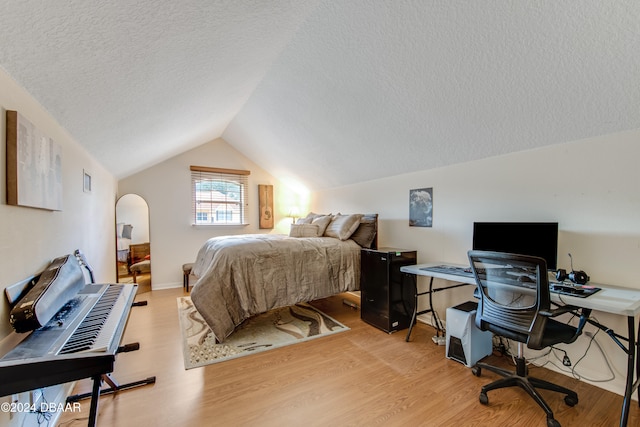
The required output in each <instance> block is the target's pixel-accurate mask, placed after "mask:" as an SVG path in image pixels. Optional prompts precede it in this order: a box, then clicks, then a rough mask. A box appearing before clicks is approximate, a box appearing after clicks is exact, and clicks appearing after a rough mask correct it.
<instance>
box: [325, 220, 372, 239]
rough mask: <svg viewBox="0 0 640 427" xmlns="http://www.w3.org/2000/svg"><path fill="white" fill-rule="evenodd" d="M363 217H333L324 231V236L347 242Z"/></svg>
mask: <svg viewBox="0 0 640 427" xmlns="http://www.w3.org/2000/svg"><path fill="white" fill-rule="evenodd" d="M363 216H364V215H362V214H352V215H340V214H338V215H335V216H334V217H333V219H332V220H331V222H330V223H329V225H328V226H327V229H326V230H325V231H324V235H325V236H327V237H335V238H336V239H340V240H347V239H348V238H349V237H351V235H352V234H353V233H354V231H356V229H357V228H358V227H359V226H360V219H361V218H362V217H363Z"/></svg>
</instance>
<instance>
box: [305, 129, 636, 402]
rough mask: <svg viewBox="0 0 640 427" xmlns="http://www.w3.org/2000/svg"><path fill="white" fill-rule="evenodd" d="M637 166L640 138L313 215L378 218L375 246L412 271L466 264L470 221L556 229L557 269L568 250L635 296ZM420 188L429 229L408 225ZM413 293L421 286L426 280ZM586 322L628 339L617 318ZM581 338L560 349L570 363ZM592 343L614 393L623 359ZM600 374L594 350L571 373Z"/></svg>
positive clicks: (367, 189) (415, 176)
mask: <svg viewBox="0 0 640 427" xmlns="http://www.w3.org/2000/svg"><path fill="white" fill-rule="evenodd" d="M380 155H384V153H380ZM638 158H640V130H636V131H630V132H625V133H619V134H614V135H606V136H601V137H596V138H590V139H586V140H581V141H575V142H570V143H565V144H561V145H556V146H552V147H548V148H543V149H536V150H531V151H524V152H519V153H514V154H509V155H504V156H500V157H494V158H489V159H485V160H479V161H474V162H469V163H465V164H459V165H455V166H451V167H445V168H441V169H436V170H428V171H423V172H418V173H412V174H406V175H401V176H395V177H391V178H387V179H380V180H375V181H370V182H364V183H360V184H357V185H352V186H348V187H343V188H338V189H333V190H327V191H321V192H318V193H314V194H313V195H312V208H313V209H314V210H315V211H317V212H337V211H340V212H343V213H350V212H377V213H379V214H380V224H379V225H380V232H379V245H380V246H391V247H400V248H405V249H415V250H417V251H418V262H419V263H423V262H429V261H444V262H449V263H464V264H468V262H467V259H466V252H467V250H469V249H470V247H471V238H472V232H473V229H472V227H473V222H474V221H557V222H558V223H559V228H560V233H559V242H558V267H559V268H567V269H568V268H569V257H568V256H567V253H568V252H570V253H571V254H572V255H573V260H574V268H575V269H581V270H585V271H586V272H587V273H588V274H589V275H590V276H591V279H592V281H595V282H601V283H609V284H616V285H621V286H626V287H631V288H635V289H640V283H639V282H638V280H637V277H636V274H637V273H636V269H637V265H638V260H640V168H638V166H637V160H638ZM423 187H433V201H434V207H433V227H432V228H419V227H409V225H408V224H409V221H408V218H409V190H410V189H415V188H423ZM419 285H420V286H421V288H424V287H425V286H426V285H427V283H426V279H424V278H421V279H420V281H419ZM472 291H473V288H472V287H465V288H461V289H460V290H456V291H451V292H449V291H448V292H442V293H439V294H437V297H436V298H435V305H436V310H437V311H438V313H439V314H440V316H441V317H444V315H445V309H446V307H448V306H452V305H455V304H456V303H458V302H462V301H465V300H468V299H472ZM594 316H595V317H597V318H598V319H599V320H600V321H601V322H603V323H605V324H607V325H611V326H612V327H614V329H615V330H616V331H620V332H623V333H624V334H626V322H625V319H624V318H622V317H616V316H611V315H607V314H605V313H594ZM587 330H593V331H595V329H593V328H591V327H589V328H587ZM586 340H587V338H580V342H578V343H576V344H574V345H572V346H569V347H567V351H568V352H569V355H570V358H571V360H573V361H574V362H575V361H577V360H578V359H579V357H580V355H582V353H583V352H584V351H585V349H586ZM596 340H597V341H598V342H600V343H602V345H603V346H604V348H605V351H606V352H607V353H608V354H609V357H610V358H611V359H612V360H614V363H615V365H616V366H618V367H620V368H619V369H620V372H621V374H620V373H619V374H618V375H617V378H616V380H615V381H613V382H607V383H603V384H599V385H601V386H602V387H605V388H608V389H612V390H615V391H616V392H619V393H622V392H623V380H624V374H625V368H624V367H625V366H626V365H625V363H626V362H625V358H624V354H623V352H622V351H620V350H619V349H618V348H617V347H615V346H614V345H613V344H612V343H611V340H610V339H609V338H608V337H607V336H605V335H604V334H603V333H600V334H599V335H598V336H597V338H596ZM408 345H410V344H408ZM560 365H561V364H560ZM603 369H604V364H603V363H602V358H601V356H599V354H598V350H597V349H596V346H593V347H592V349H591V350H589V356H588V357H587V358H586V359H585V360H584V361H582V362H581V363H580V365H579V369H578V372H582V373H583V374H584V375H586V376H587V377H589V378H593V379H605V378H607V376H608V375H609V374H608V373H607V372H606V371H605V372H603Z"/></svg>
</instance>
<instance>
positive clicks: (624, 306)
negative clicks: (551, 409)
mask: <svg viewBox="0 0 640 427" xmlns="http://www.w3.org/2000/svg"><path fill="white" fill-rule="evenodd" d="M437 265H447V266H455V267H468V266H467V265H455V264H448V263H445V262H431V263H427V264H417V265H406V266H403V267H400V271H402V272H404V273H409V274H415V275H418V276H429V277H434V278H437V279H444V280H449V281H452V282H459V283H469V284H475V283H476V281H475V279H474V278H473V277H466V276H458V275H455V274H445V273H439V272H435V271H426V270H423V268H425V267H435V266H437ZM554 279H555V277H554ZM589 285H591V286H595V287H598V288H601V289H600V290H599V291H598V292H596V293H595V294H593V295H590V296H588V297H586V298H580V297H575V296H571V295H564V294H557V293H554V292H552V293H551V301H553V302H555V303H562V304H570V305H575V306H577V307H584V308H590V309H593V310H598V311H602V312H605V313H612V314H618V315H622V316H634V317H635V316H637V315H638V314H640V290H639V289H631V288H623V287H620V286H613V285H603V284H600V283H593V282H589Z"/></svg>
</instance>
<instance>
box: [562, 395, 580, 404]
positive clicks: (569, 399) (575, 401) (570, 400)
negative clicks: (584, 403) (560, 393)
mask: <svg viewBox="0 0 640 427" xmlns="http://www.w3.org/2000/svg"><path fill="white" fill-rule="evenodd" d="M564 403H566V404H567V406H576V405H577V404H578V398H577V397H574V396H570V395H566V396H565V397H564Z"/></svg>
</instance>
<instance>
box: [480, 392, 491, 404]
mask: <svg viewBox="0 0 640 427" xmlns="http://www.w3.org/2000/svg"><path fill="white" fill-rule="evenodd" d="M479 400H480V403H482V404H483V405H488V404H489V396H487V393H484V392H480V398H479Z"/></svg>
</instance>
